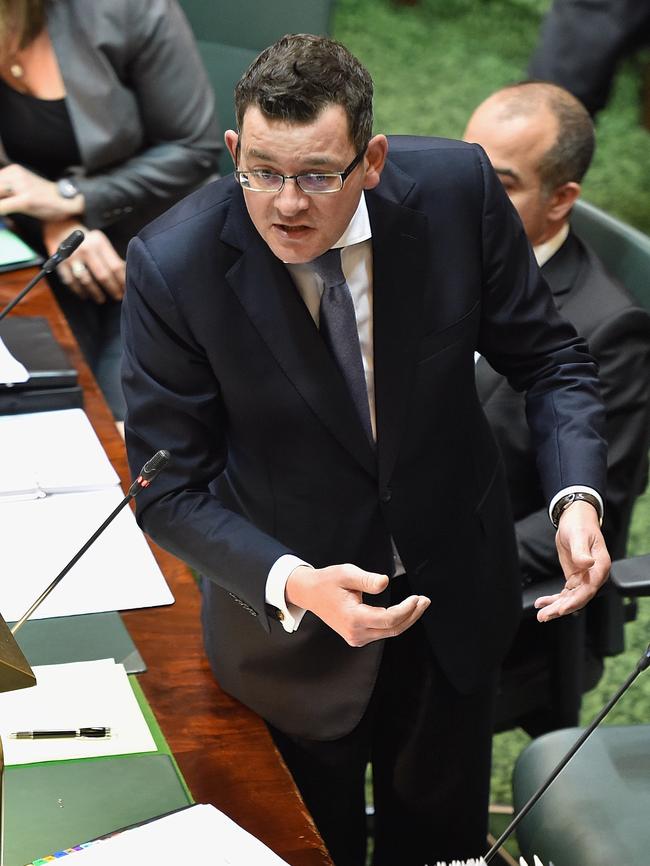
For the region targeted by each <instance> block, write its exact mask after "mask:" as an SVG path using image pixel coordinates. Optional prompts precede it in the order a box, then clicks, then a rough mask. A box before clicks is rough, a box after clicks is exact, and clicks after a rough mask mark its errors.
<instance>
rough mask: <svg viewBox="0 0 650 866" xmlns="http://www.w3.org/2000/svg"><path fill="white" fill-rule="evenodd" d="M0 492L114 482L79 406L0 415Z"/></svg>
mask: <svg viewBox="0 0 650 866" xmlns="http://www.w3.org/2000/svg"><path fill="white" fill-rule="evenodd" d="M0 443H1V445H2V447H1V449H0V496H12V495H14V494H15V493H16V492H20V491H21V490H22V491H27V490H28V489H29V485H30V484H32V485H33V488H34V498H35V497H36V496H38V495H42V494H44V493H60V492H70V491H83V490H101V489H102V488H106V487H115V486H117V485H118V484H119V477H118V475H117V472H116V471H115V469H114V468H113V466H112V465H111V463H110V461H109V459H108V457H107V456H106V452H105V451H104V449H103V447H102V445H101V443H100V441H99V439H98V438H97V434H96V433H95V431H94V430H93V428H92V425H91V423H90V421H89V420H88V417H87V415H86V413H85V412H84V411H83V409H62V410H59V411H53V412H30V413H28V414H25V415H4V416H0Z"/></svg>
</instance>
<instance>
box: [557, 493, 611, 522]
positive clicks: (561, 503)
mask: <svg viewBox="0 0 650 866" xmlns="http://www.w3.org/2000/svg"><path fill="white" fill-rule="evenodd" d="M574 502H588V503H589V504H590V505H593V506H594V508H595V509H596V514H597V515H598V521H599V523H600V524H601V525H602V522H603V511H602V508H601V505H600V502H599V501H598V499H597V498H596V497H595V496H594V495H593V493H583V492H582V491H578V492H576V493H567V495H566V496H562V497H560V499H558V501H557V502H556V503H555V505H554V506H553V511H552V512H551V523H552V524H553V526H554V527H555V528H556V529H557V525H558V523H559V522H560V517H561V516H562V513H563V512H564V511H565V510H566V509H567V508H568V507H569V505H573V503H574Z"/></svg>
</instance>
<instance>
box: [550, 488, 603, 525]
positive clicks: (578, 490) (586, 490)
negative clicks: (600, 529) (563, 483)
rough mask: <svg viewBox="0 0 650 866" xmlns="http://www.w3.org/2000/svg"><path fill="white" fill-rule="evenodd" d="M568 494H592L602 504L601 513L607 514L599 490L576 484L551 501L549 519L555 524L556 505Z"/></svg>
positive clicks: (558, 493) (560, 492)
mask: <svg viewBox="0 0 650 866" xmlns="http://www.w3.org/2000/svg"><path fill="white" fill-rule="evenodd" d="M567 493H591V495H592V496H595V497H596V499H597V500H598V502H599V503H600V513H601V514H604V513H605V506H604V505H603V499H602V497H601V495H600V493H598V491H597V490H594V489H593V487H585V486H584V485H582V484H574V485H572V486H571V487H564V488H563V489H562V490H559V491H558V492H557V493H556V494H555V496H554V497H553V499H551V504H550V505H549V507H548V519H549V520H550V521H551V523H552V522H553V520H552V518H551V515H552V514H553V509H554V508H555V503H556V502H557V501H558V500H559V499H562V497H563V496H566V495H567Z"/></svg>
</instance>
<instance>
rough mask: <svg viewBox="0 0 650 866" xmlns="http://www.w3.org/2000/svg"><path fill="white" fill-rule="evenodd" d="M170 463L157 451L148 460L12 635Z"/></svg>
mask: <svg viewBox="0 0 650 866" xmlns="http://www.w3.org/2000/svg"><path fill="white" fill-rule="evenodd" d="M168 463H169V451H165V450H162V451H157V452H156V453H155V454H154V456H153V457H152V458H151V459H150V460H147V462H146V463H145V464H144V466H143V467H142V469H141V470H140V474H139V475H138V477H137V478H136V479H135V481H134V482H133V483H132V484H131V486H130V487H129V491H128V493H127V494H126V496H125V497H124V499H123V500H122V501H121V502H120V504H119V505H118V506H117V507H116V508H115V509H114V510H113V511H112V512H111V513H110V514H109V516H108V517H107V518H106V520H105V521H104V522H103V523H102V525H101V526H100V527H99V529H97V530H96V531H95V532H94V533H93V534H92V535H91V536H90V538H89V539H88V541H87V542H86V543H85V544H84V545H83V547H81V548H80V550H78V551H77V553H75V555H74V556H73V557H72V559H71V560H70V562H69V563H68V564H67V565H66V566H65V567H64V568H63V569H62V570H61V571H60V572H59V573H58V574H57V576H56V577H55V578H54V580H53V581H52V583H51V584H50V585H49V586H48V587H47V588H46V589H44V590H43V592H42V593H41V594H40V595H39V597H38V598H37V599H36V601H35V602H34V603H33V604H32V606H31V607H30V608H29V610H27V611H25V613H24V614H23V615H22V616H21V618H20V619H19V620H18V621H17V622H16V623H14V625H13V627H12V629H11V633H12V635H15V634H16V632H17V631H18V630H19V629H20V628H22V626H23V625H24V624H25V622H27V620H28V619H29V618H30V616H31V615H32V614H33V613H34V611H35V610H36V608H37V607H39V605H41V604H42V603H43V602H44V601H45V599H46V598H47V597H48V595H49V594H50V593H51V592H52V590H53V589H54V588H55V587H57V586H58V585H59V583H61V581H62V580H63V578H64V577H65V576H66V574H67V573H68V572H69V571H70V569H71V568H72V566H73V565H75V563H77V562H78V561H79V560H80V559H81V557H82V556H83V555H84V553H85V552H86V551H87V550H88V548H89V547H90V546H91V544H93V543H94V542H95V541H96V540H97V539H98V538H99V536H100V535H101V534H102V532H103V531H104V530H105V529H106V527H107V526H108V525H109V524H110V523H112V521H113V520H114V519H115V518H116V517H117V515H118V514H119V513H120V511H121V510H122V509H123V508H124V506H125V505H127V504H128V503H129V502H130V501H131V500H132V499H134V498H135V497H136V496H137V495H138V493H139V492H140V491H141V490H144V489H145V487H148V486H149V485H150V484H151V482H152V481H153V480H154V478H155V477H156V476H157V475H158V474H159V473H160V472H162V470H163V469H164V468H165V466H167V464H168Z"/></svg>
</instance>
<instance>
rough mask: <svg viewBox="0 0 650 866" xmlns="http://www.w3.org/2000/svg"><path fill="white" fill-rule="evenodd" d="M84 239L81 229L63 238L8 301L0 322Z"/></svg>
mask: <svg viewBox="0 0 650 866" xmlns="http://www.w3.org/2000/svg"><path fill="white" fill-rule="evenodd" d="M84 237H85V235H84V233H83V232H82V231H81V229H75V230H74V231H73V232H71V233H70V234H69V235H68V237H67V238H65V240H63V241H61V243H60V244H59V247H58V248H57V251H56V252H55V253H54V254H53V255H51V256H50V258H49V259H48V260H47V261H46V262H45V264H44V265H43V267H42V268H41V269H40V271H39V272H38V273H37V274H36V276H35V277H32V279H31V280H30V281H29V282H28V283H27V285H26V286H25V288H24V289H23V290H22V291H21V292H19V293H18V294H17V295H16V297H15V298H14V299H13V300H12V301H9V303H8V304H7V306H6V307H5V308H4V309H3V310H2V312H0V322H1V321H2V320H3V319H4V317H5V316H6V315H7V314H8V313H10V312H11V311H12V310H13V308H14V307H15V306H16V304H18V303H20V301H22V299H23V298H24V297H25V295H26V294H27V292H30V291H31V290H32V289H33V288H34V286H35V285H36V283H38V282H40V280H42V279H43V277H44V276H46V275H47V274H51V273H52V271H53V270H55V268H57V267H58V266H59V265H60V264H61V262H63V261H65V259H67V258H68V256H70V255H72V253H73V252H74V251H75V250H76V249H77V247H78V246H79V244H80V243H81V242H82V240H83V239H84Z"/></svg>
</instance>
